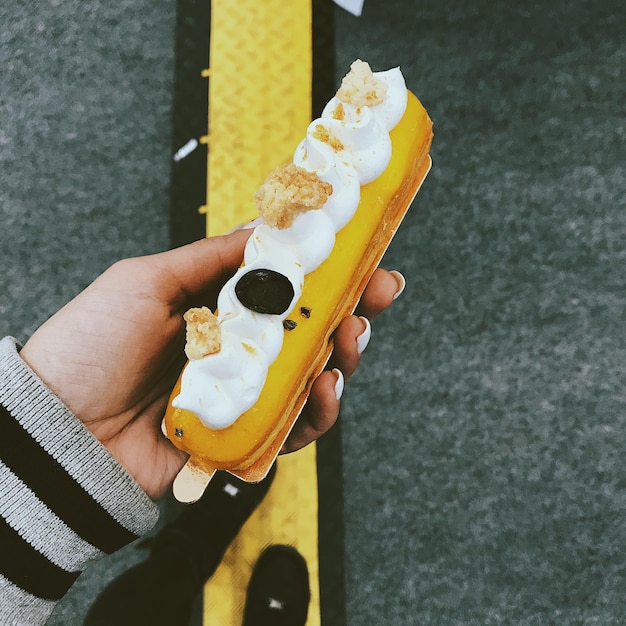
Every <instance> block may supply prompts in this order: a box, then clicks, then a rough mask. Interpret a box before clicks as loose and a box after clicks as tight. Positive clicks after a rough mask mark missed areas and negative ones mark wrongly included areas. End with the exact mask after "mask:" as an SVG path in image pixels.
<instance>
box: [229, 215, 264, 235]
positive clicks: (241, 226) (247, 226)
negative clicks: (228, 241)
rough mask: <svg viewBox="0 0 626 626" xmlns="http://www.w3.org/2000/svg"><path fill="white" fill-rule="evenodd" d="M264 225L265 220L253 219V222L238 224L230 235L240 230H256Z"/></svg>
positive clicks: (230, 231)
mask: <svg viewBox="0 0 626 626" xmlns="http://www.w3.org/2000/svg"><path fill="white" fill-rule="evenodd" d="M262 223H263V219H262V218H261V217H257V218H255V219H253V220H252V221H251V222H246V223H245V224H238V225H237V226H235V227H234V228H233V229H231V230H229V231H228V233H227V234H228V235H230V234H232V233H236V232H237V231H238V230H248V229H252V228H256V227H257V226H258V225H259V224H262Z"/></svg>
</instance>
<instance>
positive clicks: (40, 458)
mask: <svg viewBox="0 0 626 626" xmlns="http://www.w3.org/2000/svg"><path fill="white" fill-rule="evenodd" d="M157 518H158V508H157V506H156V505H155V503H153V502H152V501H151V500H150V499H149V498H148V496H147V495H146V494H145V493H144V492H143V490H142V489H141V488H140V487H139V485H138V484H137V483H136V482H135V481H134V480H133V479H132V477H131V476H130V475H129V474H128V473H127V472H126V471H125V470H124V468H123V467H122V466H121V465H120V464H119V463H118V462H117V461H116V460H115V459H114V458H113V457H112V456H111V455H110V454H109V452H108V451H107V450H106V448H105V447H104V446H102V445H101V444H100V443H99V442H98V441H97V440H96V439H95V437H94V436H93V435H92V434H91V433H90V432H89V431H88V430H87V428H86V427H85V426H84V425H83V424H82V422H81V421H80V420H78V419H77V418H76V417H75V416H74V415H73V414H72V413H71V412H70V411H69V410H68V409H67V407H66V406H64V404H63V403H62V402H61V401H60V400H59V399H58V398H57V397H56V396H55V395H53V394H52V393H51V392H50V390H49V389H47V387H46V386H45V385H44V384H43V382H42V381H41V380H40V379H39V378H38V377H37V376H36V375H35V373H34V372H33V371H32V370H31V369H30V368H29V367H28V366H27V365H26V363H24V361H23V360H22V359H21V358H20V356H19V354H18V348H17V343H16V341H15V340H14V339H13V338H11V337H6V338H4V339H2V340H1V341H0V624H2V625H3V626H4V625H7V626H9V625H11V626H13V625H16V626H17V625H28V626H35V625H36V624H42V623H44V622H45V621H46V619H47V618H48V617H49V615H50V613H51V612H52V609H53V608H54V605H55V603H56V602H57V601H58V600H59V599H60V598H61V597H62V596H63V595H64V594H65V593H66V592H67V590H68V589H69V587H70V586H71V585H72V584H73V582H74V581H75V580H76V578H77V577H78V575H79V574H80V572H81V571H82V570H83V569H84V568H85V567H86V565H88V564H89V563H90V562H91V561H94V560H95V559H98V558H100V557H102V556H103V555H105V554H108V553H111V552H113V551H115V550H117V549H119V548H121V547H122V546H124V545H126V544H127V543H130V542H131V541H133V540H134V539H136V538H137V537H139V536H140V535H142V534H144V533H146V532H147V531H148V530H149V529H150V528H152V526H154V524H155V523H156V521H157Z"/></svg>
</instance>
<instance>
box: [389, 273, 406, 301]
mask: <svg viewBox="0 0 626 626" xmlns="http://www.w3.org/2000/svg"><path fill="white" fill-rule="evenodd" d="M389 273H390V274H391V275H392V276H393V277H394V278H395V279H396V280H397V281H398V291H396V293H395V294H394V295H393V299H394V300H395V299H396V298H398V297H399V296H400V294H402V292H403V291H404V288H405V287H406V279H405V278H404V276H403V275H402V274H401V273H400V272H398V270H392V271H391V272H389Z"/></svg>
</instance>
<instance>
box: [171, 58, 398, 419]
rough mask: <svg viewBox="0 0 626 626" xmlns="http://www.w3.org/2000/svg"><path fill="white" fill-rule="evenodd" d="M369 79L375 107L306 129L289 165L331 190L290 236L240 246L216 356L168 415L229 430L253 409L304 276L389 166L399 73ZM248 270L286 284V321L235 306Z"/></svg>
mask: <svg viewBox="0 0 626 626" xmlns="http://www.w3.org/2000/svg"><path fill="white" fill-rule="evenodd" d="M374 76H375V77H376V78H378V79H380V80H382V81H384V82H385V84H386V85H387V93H386V97H385V100H384V101H383V102H382V103H381V104H379V105H377V106H373V107H367V106H363V107H355V106H353V105H351V104H348V103H342V105H341V106H342V107H343V116H342V119H336V118H335V111H336V109H337V106H338V105H339V100H337V98H336V97H335V98H333V99H332V100H331V101H330V102H329V103H328V104H327V106H326V107H325V108H324V111H323V113H322V116H321V117H320V118H319V119H317V120H315V121H313V122H312V123H311V124H310V125H309V128H308V129H307V133H306V137H305V139H304V140H303V141H302V142H301V143H300V145H299V146H298V147H297V148H296V151H295V153H294V158H293V162H294V163H295V164H296V165H299V166H300V167H303V168H305V169H307V170H309V171H313V172H316V173H317V174H318V176H319V177H320V179H321V180H323V181H324V182H328V183H330V184H331V185H332V187H333V192H332V194H331V196H330V197H329V198H328V201H327V202H326V204H325V205H324V206H323V207H322V208H321V209H316V210H311V211H307V212H306V213H302V214H301V215H299V216H298V217H296V219H295V220H294V222H293V224H292V226H290V227H289V228H285V229H278V228H273V227H270V226H269V225H267V224H265V223H260V224H259V225H258V226H257V227H256V228H255V229H254V232H253V233H252V235H251V236H250V239H249V240H248V243H247V245H246V248H245V252H244V264H243V265H242V267H241V268H239V270H238V271H237V272H236V273H235V275H234V276H233V277H232V278H231V279H230V280H229V281H228V282H227V283H226V284H225V285H224V287H223V289H222V291H221V292H220V295H219V297H218V302H217V309H218V314H217V315H218V319H219V321H220V324H221V328H222V349H221V351H220V352H218V353H217V354H211V355H209V356H206V357H204V358H202V359H198V360H192V361H190V362H189V363H188V364H187V367H186V368H185V371H184V372H183V376H182V381H181V392H180V393H179V394H178V396H176V398H174V400H173V405H174V406H175V407H178V408H181V409H186V410H188V411H192V412H193V413H195V414H196V415H197V416H198V417H199V418H200V420H202V422H203V423H204V424H205V425H206V426H208V427H209V428H213V429H220V428H226V427H227V426H230V425H231V424H232V423H234V422H235V420H236V419H237V418H238V417H239V416H240V415H241V414H242V413H244V412H245V411H247V410H248V409H249V408H250V407H252V406H253V405H254V403H255V402H256V401H257V399H258V397H259V395H260V393H261V390H262V388H263V385H264V383H265V379H266V378H267V372H268V368H269V366H270V365H271V363H272V362H273V361H274V360H275V359H276V357H277V356H278V354H279V353H280V350H281V347H282V343H283V337H284V333H285V329H284V327H283V323H284V322H285V320H286V319H287V318H288V317H289V315H290V313H291V311H292V309H293V307H294V306H295V304H296V302H297V301H298V299H299V298H300V295H301V294H302V286H303V284H304V280H305V276H306V274H308V273H310V272H312V271H313V270H315V269H316V268H317V267H318V266H319V265H320V264H321V263H322V262H323V261H324V260H325V259H326V258H327V257H328V255H329V254H330V252H331V251H332V249H333V245H334V242H335V234H336V233H337V232H338V231H339V230H341V228H343V227H344V226H345V225H346V224H347V223H348V222H349V221H350V219H351V218H352V216H353V215H354V212H355V211H356V208H357V206H358V204H359V199H360V188H361V185H363V184H365V183H367V182H370V181H372V180H374V179H376V178H377V177H378V176H379V175H380V174H381V173H382V172H383V171H384V170H385V168H386V167H387V165H388V163H389V159H390V158H391V140H390V138H389V131H390V130H391V129H392V128H393V127H394V126H395V125H396V124H397V123H398V121H399V120H400V118H401V117H402V115H403V114H404V110H405V108H406V102H407V91H406V85H405V82H404V77H403V76H402V73H401V72H400V70H399V68H395V69H391V70H388V71H386V72H376V73H375V74H374ZM320 127H321V128H322V130H323V132H320ZM324 138H326V139H327V140H324ZM254 269H271V270H274V271H277V272H279V273H281V274H283V275H284V276H286V277H287V278H288V279H289V281H290V283H291V285H292V287H293V291H294V296H293V299H292V302H291V304H290V305H289V307H288V309H287V311H286V312H285V313H283V314H280V315H274V314H263V313H255V312H254V311H251V310H249V309H247V308H246V307H245V306H244V305H243V304H242V303H241V302H240V301H239V299H238V298H237V296H236V294H235V286H236V285H237V283H238V281H239V280H240V279H241V277H242V276H243V275H244V274H245V273H247V272H249V271H252V270H254Z"/></svg>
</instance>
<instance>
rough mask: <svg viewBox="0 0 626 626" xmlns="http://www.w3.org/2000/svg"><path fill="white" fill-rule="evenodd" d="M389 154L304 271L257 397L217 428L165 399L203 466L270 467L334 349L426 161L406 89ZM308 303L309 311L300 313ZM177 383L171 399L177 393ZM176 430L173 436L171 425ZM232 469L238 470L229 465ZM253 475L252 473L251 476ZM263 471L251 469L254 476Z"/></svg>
mask: <svg viewBox="0 0 626 626" xmlns="http://www.w3.org/2000/svg"><path fill="white" fill-rule="evenodd" d="M391 140H392V157H391V161H390V163H389V165H388V166H387V169H386V170H385V171H384V172H383V174H382V175H381V176H379V177H378V178H377V179H376V180H374V181H373V182H371V183H369V184H367V185H365V186H363V187H362V188H361V200H360V202H359V206H358V208H357V211H356V213H355V215H354V217H353V218H352V219H351V221H350V222H349V223H348V224H347V225H346V226H345V227H344V228H343V229H342V230H341V231H340V232H339V233H338V234H337V239H336V242H335V246H334V248H333V250H332V252H331V254H330V256H329V257H328V258H327V259H326V260H325V261H324V262H323V263H322V264H321V265H320V266H319V267H318V268H317V269H316V270H315V271H313V272H311V273H310V274H308V275H307V276H306V277H305V281H304V288H303V291H302V296H301V298H300V300H299V301H298V303H297V304H296V306H295V307H294V309H293V311H292V312H291V314H290V315H289V318H290V319H292V320H293V321H295V322H297V326H296V328H295V329H294V330H291V331H285V340H284V343H283V347H282V350H281V352H280V354H279V355H278V357H277V359H276V360H275V361H274V363H273V364H272V365H271V366H270V369H269V372H268V377H267V380H266V383H265V386H264V388H263V390H262V392H261V395H260V397H259V399H258V401H257V403H256V404H255V405H254V406H253V407H252V408H250V409H249V410H248V411H246V412H245V413H243V414H242V415H241V416H240V417H239V418H238V419H237V421H236V422H235V423H234V424H233V425H231V426H229V427H228V428H225V429H223V430H214V429H211V428H207V427H206V426H204V424H203V423H202V422H201V421H200V420H199V419H198V418H197V417H196V416H195V415H194V414H193V413H190V412H189V411H184V410H182V409H175V408H173V407H172V406H171V401H170V404H169V406H168V410H167V413H166V429H167V433H168V436H169V438H170V439H171V440H172V442H173V443H174V445H176V446H177V447H179V448H181V449H182V450H185V451H186V452H188V453H190V454H191V456H192V460H193V461H194V462H195V463H196V464H197V465H199V466H200V467H204V468H206V469H207V470H213V469H227V470H242V471H243V473H244V474H245V471H246V468H249V467H250V466H252V465H253V464H255V463H257V464H258V463H259V461H260V459H261V458H262V457H268V455H269V457H270V458H265V466H266V467H267V468H269V465H271V462H272V461H273V460H274V458H275V455H276V454H277V453H278V450H279V448H280V446H281V445H282V442H283V439H284V438H285V436H286V435H287V433H288V431H289V428H290V427H291V425H292V424H293V421H295V417H296V415H297V413H298V412H299V411H300V410H301V408H302V405H303V404H304V401H305V400H306V396H307V395H308V392H309V390H310V386H311V384H312V382H313V380H314V379H315V377H316V376H317V375H319V373H320V372H321V370H322V369H323V368H324V365H325V364H326V361H327V359H328V356H329V355H330V352H331V350H332V339H331V335H332V332H333V331H334V330H335V328H336V327H337V325H338V324H339V322H340V321H341V320H342V319H343V318H344V317H346V316H347V315H349V314H350V313H351V312H352V311H353V310H354V307H355V306H356V303H357V301H358V298H359V297H360V295H361V293H362V291H363V289H364V288H365V285H366V284H367V282H368V280H369V278H370V276H371V274H372V272H373V271H374V270H375V269H376V266H377V265H378V263H379V262H380V259H381V258H382V256H383V254H384V252H385V250H386V248H387V246H388V245H389V242H390V241H391V239H392V237H393V235H394V234H395V230H396V228H397V227H398V225H399V223H400V221H401V220H402V217H403V216H404V214H405V212H406V210H407V209H408V207H409V205H410V203H411V201H412V199H413V197H414V194H415V193H416V191H417V189H418V188H419V185H420V184H421V182H422V180H423V178H424V177H425V175H426V173H427V172H428V169H429V167H430V157H429V156H428V150H429V148H430V143H431V140H432V122H431V121H430V119H429V117H428V115H427V113H426V110H425V109H424V107H423V106H422V105H421V103H420V102H419V100H418V99H417V98H416V97H415V96H414V95H413V94H412V93H410V92H409V99H408V104H407V108H406V111H405V113H404V116H403V117H402V119H401V120H400V122H399V123H398V125H397V126H396V127H395V128H394V129H393V130H392V131H391ZM301 307H307V308H309V309H311V314H310V317H309V318H307V317H305V316H303V315H301V313H300V308H301ZM179 385H180V379H179V382H178V384H177V386H176V388H175V389H174V391H173V393H172V398H173V397H175V396H176V395H177V394H178V393H179ZM177 429H178V432H179V433H180V432H181V431H182V433H183V434H182V436H176V435H175V432H176V431H177ZM234 473H236V472H234ZM253 477H254V476H253ZM259 477H262V473H261V475H260V476H256V478H259Z"/></svg>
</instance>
